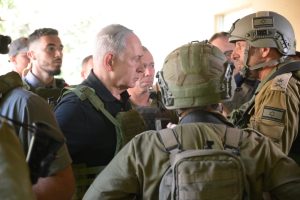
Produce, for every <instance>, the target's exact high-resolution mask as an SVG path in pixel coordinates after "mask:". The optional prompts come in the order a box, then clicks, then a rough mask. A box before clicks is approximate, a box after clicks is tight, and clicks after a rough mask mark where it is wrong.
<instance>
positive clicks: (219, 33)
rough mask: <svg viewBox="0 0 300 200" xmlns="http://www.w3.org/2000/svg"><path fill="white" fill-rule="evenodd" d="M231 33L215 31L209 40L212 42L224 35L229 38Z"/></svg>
mask: <svg viewBox="0 0 300 200" xmlns="http://www.w3.org/2000/svg"><path fill="white" fill-rule="evenodd" d="M229 36H230V34H229V33H228V32H224V31H222V32H218V33H215V34H213V35H212V36H211V38H210V39H209V40H208V42H212V41H214V40H215V39H217V38H222V37H226V38H229Z"/></svg>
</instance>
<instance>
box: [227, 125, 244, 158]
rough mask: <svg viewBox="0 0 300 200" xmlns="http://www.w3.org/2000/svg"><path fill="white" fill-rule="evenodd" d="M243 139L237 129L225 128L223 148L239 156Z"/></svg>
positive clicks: (240, 131)
mask: <svg viewBox="0 0 300 200" xmlns="http://www.w3.org/2000/svg"><path fill="white" fill-rule="evenodd" d="M242 139H243V131H242V130H240V129H237V128H231V127H227V129H226V132H225V135H224V148H225V149H227V150H231V152H232V153H233V154H235V155H240V145H241V143H242Z"/></svg>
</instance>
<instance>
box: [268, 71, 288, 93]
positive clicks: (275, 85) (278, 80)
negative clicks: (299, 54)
mask: <svg viewBox="0 0 300 200" xmlns="http://www.w3.org/2000/svg"><path fill="white" fill-rule="evenodd" d="M291 77H292V73H285V74H281V75H278V76H276V77H275V78H274V79H273V80H272V83H271V90H277V91H284V92H285V91H286V88H287V85H288V83H289V80H290V78H291Z"/></svg>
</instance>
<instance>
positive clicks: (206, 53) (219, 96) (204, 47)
mask: <svg viewBox="0 0 300 200" xmlns="http://www.w3.org/2000/svg"><path fill="white" fill-rule="evenodd" d="M226 61H227V59H226V56H225V55H224V54H223V53H222V52H221V51H220V50H219V49H218V48H217V47H215V46H213V45H211V44H209V43H208V42H207V41H203V42H191V43H189V44H186V45H183V46H181V47H179V48H177V49H175V50H174V51H172V52H171V53H170V54H169V55H168V56H167V57H166V59H165V61H164V65H163V67H162V70H161V71H159V72H158V73H157V78H158V84H159V87H160V90H161V93H162V101H163V103H164V105H165V107H166V108H167V109H178V108H192V107H199V106H205V105H210V104H215V103H219V102H221V101H222V100H227V99H230V98H231V97H232V95H233V91H234V88H233V83H234V80H233V79H232V71H233V67H232V66H231V65H230V64H227V62H226Z"/></svg>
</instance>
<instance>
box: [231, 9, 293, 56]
mask: <svg viewBox="0 0 300 200" xmlns="http://www.w3.org/2000/svg"><path fill="white" fill-rule="evenodd" d="M230 35H231V36H230V38H229V41H230V42H235V41H238V40H245V41H247V42H248V43H249V45H250V46H253V47H270V48H276V49H278V51H279V52H280V53H281V54H282V55H285V56H287V55H295V51H296V40H295V33H294V30H293V27H292V25H291V23H290V22H289V21H288V20H287V19H286V18H285V17H283V16H282V15H280V14H278V13H276V12H272V11H260V12H257V13H253V14H250V15H247V16H245V17H243V18H241V19H239V20H237V21H236V22H235V23H233V25H232V27H231V30H230Z"/></svg>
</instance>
